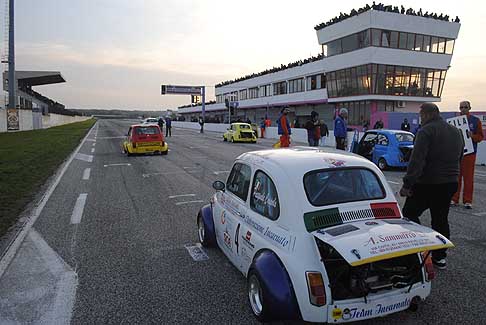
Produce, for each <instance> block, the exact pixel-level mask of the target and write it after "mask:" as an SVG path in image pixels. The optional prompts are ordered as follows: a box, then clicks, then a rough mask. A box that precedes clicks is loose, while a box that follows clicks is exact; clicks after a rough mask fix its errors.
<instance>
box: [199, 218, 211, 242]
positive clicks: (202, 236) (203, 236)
mask: <svg viewBox="0 0 486 325" xmlns="http://www.w3.org/2000/svg"><path fill="white" fill-rule="evenodd" d="M197 237H198V238H199V242H200V243H201V245H202V246H203V247H209V246H211V243H210V242H209V238H208V236H207V233H206V225H205V224H204V221H203V218H202V216H201V215H198V216H197Z"/></svg>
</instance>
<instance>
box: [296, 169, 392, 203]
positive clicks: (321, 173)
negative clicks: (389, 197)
mask: <svg viewBox="0 0 486 325" xmlns="http://www.w3.org/2000/svg"><path fill="white" fill-rule="evenodd" d="M304 188H305V193H306V195H307V199H308V200H309V202H310V203H311V204H312V205H314V206H324V205H330V204H338V203H346V202H356V201H365V200H377V199H383V198H384V197H385V190H384V189H383V186H382V184H381V182H380V180H379V179H378V177H377V176H376V175H375V173H373V172H372V171H371V170H369V169H365V168H338V169H336V168H334V169H325V170H316V171H311V172H308V173H307V174H305V176H304Z"/></svg>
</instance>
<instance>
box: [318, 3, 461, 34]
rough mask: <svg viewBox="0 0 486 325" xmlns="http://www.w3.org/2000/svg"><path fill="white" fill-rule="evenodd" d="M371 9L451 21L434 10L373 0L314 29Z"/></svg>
mask: <svg viewBox="0 0 486 325" xmlns="http://www.w3.org/2000/svg"><path fill="white" fill-rule="evenodd" d="M369 10H379V11H385V12H393V13H397V14H402V15H410V16H419V17H425V18H433V19H438V20H442V21H449V16H448V15H444V14H442V13H441V14H440V15H437V14H436V13H432V12H431V13H429V12H428V11H426V12H425V13H423V12H422V8H420V10H418V11H415V10H414V9H412V8H409V9H405V7H404V6H401V7H400V8H398V6H392V5H384V4H383V3H378V4H376V3H375V1H373V4H372V5H371V6H370V5H369V4H366V6H364V7H361V8H359V9H358V10H356V9H353V10H351V12H350V13H349V14H347V13H344V14H343V13H342V12H341V13H340V15H339V16H336V17H334V18H332V19H331V20H329V21H328V22H325V23H320V24H319V25H316V26H315V27H314V29H315V30H320V29H323V28H325V27H327V26H331V25H333V24H336V23H339V22H341V21H343V20H345V19H347V18H349V17H353V16H357V15H359V14H361V13H363V12H366V11H369ZM460 21H461V20H460V19H459V17H457V16H456V18H455V19H454V20H452V22H455V23H459V22H460Z"/></svg>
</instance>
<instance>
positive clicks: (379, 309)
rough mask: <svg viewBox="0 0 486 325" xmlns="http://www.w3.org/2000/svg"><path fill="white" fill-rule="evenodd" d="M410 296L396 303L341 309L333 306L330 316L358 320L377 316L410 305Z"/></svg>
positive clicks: (336, 318) (335, 318) (337, 318)
mask: <svg viewBox="0 0 486 325" xmlns="http://www.w3.org/2000/svg"><path fill="white" fill-rule="evenodd" d="M410 302H411V300H410V298H408V297H407V298H406V299H405V300H402V301H399V302H396V303H389V304H382V303H379V304H376V306H374V307H365V308H359V307H354V308H345V309H344V310H342V311H341V309H340V308H337V307H335V308H334V309H333V311H332V317H333V318H334V320H336V321H337V320H339V319H342V320H345V321H349V320H359V319H365V318H371V317H377V316H380V315H384V314H389V313H392V312H396V311H400V310H404V309H407V308H408V307H409V306H410Z"/></svg>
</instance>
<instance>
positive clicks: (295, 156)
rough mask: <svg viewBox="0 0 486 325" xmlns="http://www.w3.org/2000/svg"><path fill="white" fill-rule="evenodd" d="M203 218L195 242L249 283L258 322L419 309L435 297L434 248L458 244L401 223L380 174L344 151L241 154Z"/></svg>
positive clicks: (345, 318)
mask: <svg viewBox="0 0 486 325" xmlns="http://www.w3.org/2000/svg"><path fill="white" fill-rule="evenodd" d="M213 187H214V188H215V189H216V190H217V192H216V193H215V194H214V196H213V197H212V198H211V203H210V204H209V205H206V206H204V207H203V208H202V209H201V210H200V211H199V213H198V216H197V226H198V235H199V240H200V242H201V243H202V245H203V246H206V247H210V246H219V247H220V248H221V250H222V251H223V253H224V254H225V255H226V256H227V257H228V258H229V260H230V261H231V262H232V263H233V264H234V265H235V266H236V267H237V268H238V269H239V270H240V271H241V272H242V273H243V275H244V276H245V277H246V278H247V295H248V299H249V303H250V306H251V310H252V311H253V314H254V315H255V316H256V318H257V319H258V320H260V321H270V320H291V319H302V320H304V321H309V322H321V323H322V322H329V323H341V322H350V321H357V320H363V319H369V318H374V317H380V316H384V315H387V314H391V313H395V312H399V311H401V310H405V309H408V308H415V307H416V306H417V305H418V304H419V302H421V301H422V300H424V299H425V298H426V297H427V296H428V295H429V294H430V290H431V283H430V281H431V280H432V278H433V277H434V268H433V265H432V262H431V259H430V256H429V252H430V251H431V250H436V249H441V248H447V247H453V244H452V243H451V242H450V241H449V240H448V239H447V238H445V237H444V236H442V235H441V234H439V233H437V232H435V231H433V230H432V229H430V228H427V227H424V226H421V225H418V224H416V223H413V222H411V221H409V220H407V219H404V218H403V217H402V214H401V211H400V209H399V206H398V204H397V200H396V198H395V197H394V195H393V192H392V190H391V188H390V187H389V185H388V184H387V182H386V179H385V177H384V175H383V173H382V172H381V171H380V170H379V169H378V168H377V167H376V166H375V165H374V164H373V163H372V162H370V161H368V160H366V159H364V158H362V157H359V156H357V155H354V154H351V153H345V152H343V151H334V150H332V151H330V150H325V151H324V150H320V149H317V148H305V147H302V148H299V147H296V148H292V149H275V150H265V151H255V152H249V153H245V154H242V155H241V156H239V157H238V158H237V159H236V161H235V163H234V165H233V168H232V170H231V173H230V175H229V177H228V179H227V181H226V184H225V183H223V182H221V181H216V182H215V183H214V184H213Z"/></svg>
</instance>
